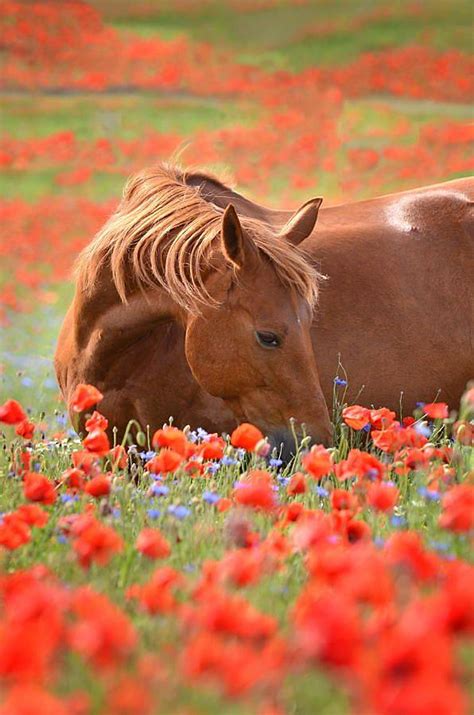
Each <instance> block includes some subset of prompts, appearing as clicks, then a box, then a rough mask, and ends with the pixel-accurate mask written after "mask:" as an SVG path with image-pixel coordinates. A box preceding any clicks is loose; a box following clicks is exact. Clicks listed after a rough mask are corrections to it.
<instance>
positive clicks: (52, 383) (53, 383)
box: [43, 377, 58, 390]
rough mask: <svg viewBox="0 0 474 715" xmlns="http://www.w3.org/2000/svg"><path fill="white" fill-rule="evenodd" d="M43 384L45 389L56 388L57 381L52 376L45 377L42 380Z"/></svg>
mask: <svg viewBox="0 0 474 715" xmlns="http://www.w3.org/2000/svg"><path fill="white" fill-rule="evenodd" d="M43 385H44V387H46V389H47V390H57V389H58V383H57V382H56V380H54V379H53V378H52V377H47V378H46V380H45V381H44V382H43Z"/></svg>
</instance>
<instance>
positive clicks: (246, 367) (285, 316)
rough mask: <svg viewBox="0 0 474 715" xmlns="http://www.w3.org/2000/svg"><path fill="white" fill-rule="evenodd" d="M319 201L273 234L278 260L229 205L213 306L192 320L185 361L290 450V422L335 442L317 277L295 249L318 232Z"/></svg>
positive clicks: (212, 281)
mask: <svg viewBox="0 0 474 715" xmlns="http://www.w3.org/2000/svg"><path fill="white" fill-rule="evenodd" d="M320 203H321V200H320V199H315V200H313V201H310V202H308V203H307V204H305V205H304V206H303V207H302V208H301V209H300V210H299V211H297V212H296V214H295V215H294V216H293V217H292V219H291V220H290V221H289V222H288V223H287V225H286V226H285V227H284V228H283V229H282V230H281V231H280V233H279V235H273V234H270V233H268V234H267V239H268V241H273V242H274V245H273V248H272V250H273V252H274V254H275V255H276V256H277V260H276V261H275V260H272V258H271V257H270V256H269V255H268V252H267V254H265V252H262V250H260V248H259V246H258V241H255V233H254V232H253V231H252V223H251V222H250V224H249V222H248V221H246V222H243V226H242V224H241V222H240V221H239V218H238V216H237V213H236V211H235V209H234V207H233V206H231V205H229V206H228V207H227V209H226V210H225V212H224V215H223V218H222V228H221V241H220V246H219V250H218V251H216V252H215V254H214V256H213V262H214V270H212V271H210V272H209V274H208V277H207V279H206V288H207V289H208V291H209V293H210V294H211V296H212V297H213V298H214V299H215V302H214V303H213V304H212V305H211V306H206V307H205V308H204V309H203V310H202V311H201V312H200V313H199V314H198V315H192V316H190V317H189V318H188V321H187V328H186V357H187V360H188V363H189V365H190V368H191V370H192V372H193V374H194V376H195V378H196V380H197V381H198V382H199V383H200V385H201V386H202V387H203V388H204V389H205V390H206V391H208V392H209V393H210V394H212V395H215V396H217V397H220V398H222V399H223V400H224V401H225V402H226V404H227V405H228V406H229V407H230V409H231V410H232V411H233V413H234V415H235V416H236V418H237V419H238V420H239V421H248V422H251V423H253V424H255V425H257V426H258V427H260V428H261V429H262V430H263V431H264V432H266V433H267V434H268V435H270V437H271V438H272V440H273V442H274V444H275V445H280V444H281V443H283V444H284V445H285V446H286V447H287V448H289V450H288V451H290V450H291V449H294V438H293V436H292V432H291V431H290V419H291V418H294V419H295V420H296V421H297V423H298V424H302V423H303V424H304V425H305V428H306V432H307V434H309V435H310V436H311V437H312V438H313V439H314V440H316V441H318V442H324V443H328V442H329V441H330V439H331V425H330V420H329V415H328V409H327V405H326V402H325V399H324V397H323V393H322V390H321V386H320V382H319V377H318V371H317V367H316V364H315V358H314V353H313V349H312V343H311V335H310V329H311V323H312V317H313V316H312V305H311V302H312V298H314V295H315V290H316V287H315V284H314V282H315V281H316V279H317V274H316V272H315V271H312V269H310V267H309V266H307V270H306V272H305V271H304V270H303V274H304V276H303V278H302V276H301V269H302V266H304V260H305V259H304V258H303V254H302V253H301V252H300V251H299V249H298V248H296V245H297V244H298V243H299V242H301V241H302V240H303V239H304V238H306V237H307V236H308V235H309V234H310V233H311V231H312V229H313V228H314V225H315V222H316V219H317V214H318V209H319V205H320ZM266 230H268V229H266ZM252 234H253V235H252ZM260 242H261V239H260ZM260 247H261V246H260ZM292 271H293V275H292ZM282 273H284V274H285V278H286V279H283V278H282ZM293 279H294V280H293ZM305 281H306V282H305ZM311 281H313V285H312V286H311ZM292 283H293V285H292Z"/></svg>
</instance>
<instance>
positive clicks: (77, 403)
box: [69, 383, 104, 412]
mask: <svg viewBox="0 0 474 715" xmlns="http://www.w3.org/2000/svg"><path fill="white" fill-rule="evenodd" d="M103 397H104V396H103V394H102V393H101V392H99V390H98V389H97V388H96V387H94V386H93V385H84V384H82V383H81V384H79V385H77V387H76V389H75V390H74V392H73V394H72V396H71V399H70V402H69V406H70V407H71V408H72V409H73V410H74V412H84V411H85V410H87V409H89V407H93V406H94V405H96V404H97V403H98V402H100V401H101V400H102V398H103Z"/></svg>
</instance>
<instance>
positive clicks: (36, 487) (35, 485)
mask: <svg viewBox="0 0 474 715" xmlns="http://www.w3.org/2000/svg"><path fill="white" fill-rule="evenodd" d="M23 493H24V495H25V499H28V500H29V501H35V502H41V503H42V504H54V502H55V501H56V490H55V488H54V484H53V483H52V482H51V481H50V480H49V479H48V478H47V477H45V476H44V475H43V474H39V473H38V472H27V473H26V474H25V476H24V478H23Z"/></svg>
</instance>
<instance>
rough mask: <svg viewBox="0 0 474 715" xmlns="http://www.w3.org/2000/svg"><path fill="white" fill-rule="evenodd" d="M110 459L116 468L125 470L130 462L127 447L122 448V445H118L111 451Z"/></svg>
mask: <svg viewBox="0 0 474 715" xmlns="http://www.w3.org/2000/svg"><path fill="white" fill-rule="evenodd" d="M109 459H110V461H111V462H112V464H113V466H114V467H118V468H119V469H125V467H126V466H127V461H128V457H127V450H126V449H125V447H122V445H121V444H117V445H116V446H115V447H112V449H111V450H110V452H109Z"/></svg>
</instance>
